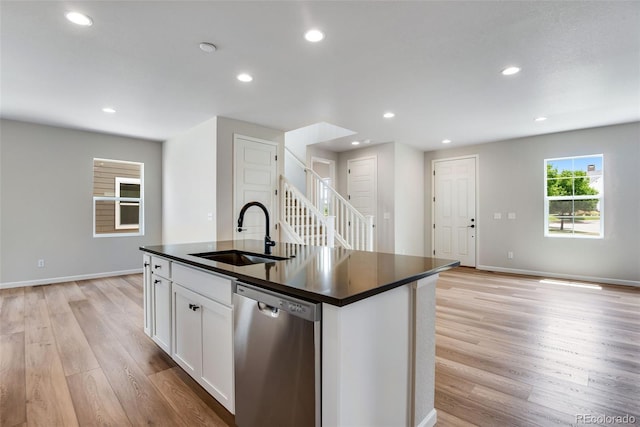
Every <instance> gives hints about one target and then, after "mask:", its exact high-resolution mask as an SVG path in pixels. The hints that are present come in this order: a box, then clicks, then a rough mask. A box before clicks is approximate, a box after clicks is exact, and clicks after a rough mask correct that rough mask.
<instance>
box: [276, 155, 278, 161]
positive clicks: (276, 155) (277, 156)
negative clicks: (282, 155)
mask: <svg viewBox="0 0 640 427" xmlns="http://www.w3.org/2000/svg"><path fill="white" fill-rule="evenodd" d="M277 161H278V155H277V154H276V162H277Z"/></svg>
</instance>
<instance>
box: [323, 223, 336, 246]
mask: <svg viewBox="0 0 640 427" xmlns="http://www.w3.org/2000/svg"><path fill="white" fill-rule="evenodd" d="M325 219H326V220H327V246H329V247H330V248H333V247H334V246H335V244H336V217H335V216H326V217H325Z"/></svg>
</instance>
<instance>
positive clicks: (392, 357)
mask: <svg viewBox="0 0 640 427" xmlns="http://www.w3.org/2000/svg"><path fill="white" fill-rule="evenodd" d="M412 286H413V285H412V284H407V285H404V286H401V287H398V288H395V289H392V290H390V291H387V292H383V293H381V294H378V295H375V296H372V297H370V298H367V299H364V300H361V301H358V302H355V303H353V304H349V305H346V306H344V307H336V306H333V305H330V304H323V306H322V425H323V426H331V427H339V426H371V427H373V426H390V425H403V426H406V425H409V424H410V422H411V421H410V420H411V419H412V418H413V417H412V407H413V405H412V398H411V395H412V393H411V391H412V381H411V372H412V370H413V368H412V363H413V359H414V358H413V357H412V355H411V351H412V348H413V342H412V341H413V339H412V336H413V330H414V328H413V326H412V324H413V319H414V311H413V307H414V304H413V297H412V294H413V293H414V292H415V291H414V288H413V287H412ZM421 363H422V361H421ZM433 363H434V360H433V359H432V360H431V364H433ZM432 385H433V383H432Z"/></svg>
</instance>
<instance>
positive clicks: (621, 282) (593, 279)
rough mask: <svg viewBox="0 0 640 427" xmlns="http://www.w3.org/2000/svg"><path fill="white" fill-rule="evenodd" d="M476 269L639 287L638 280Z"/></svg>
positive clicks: (495, 268)
mask: <svg viewBox="0 0 640 427" xmlns="http://www.w3.org/2000/svg"><path fill="white" fill-rule="evenodd" d="M476 268H477V269H478V270H486V271H497V272H499V273H512V274H523V275H527V276H541V277H549V278H557V279H570V280H581V281H583V282H596V283H608V284H611V285H625V286H638V287H640V281H639V280H622V279H610V278H607V277H593V276H579V275H575V274H561V273H551V272H548V271H535V270H521V269H518V268H503V267H494V266H491V265H478V266H476Z"/></svg>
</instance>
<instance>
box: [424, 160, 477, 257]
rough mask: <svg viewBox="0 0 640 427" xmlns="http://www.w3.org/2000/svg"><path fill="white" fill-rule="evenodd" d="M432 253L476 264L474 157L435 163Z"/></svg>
mask: <svg viewBox="0 0 640 427" xmlns="http://www.w3.org/2000/svg"><path fill="white" fill-rule="evenodd" d="M433 170H434V172H435V176H434V201H433V206H434V209H433V211H434V220H435V221H434V224H435V225H434V239H433V240H434V255H435V256H436V257H437V258H446V259H455V260H459V261H460V264H461V265H464V266H468V267H475V266H476V231H477V219H476V158H475V157H469V158H464V159H454V160H439V161H436V162H434V169H433Z"/></svg>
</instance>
